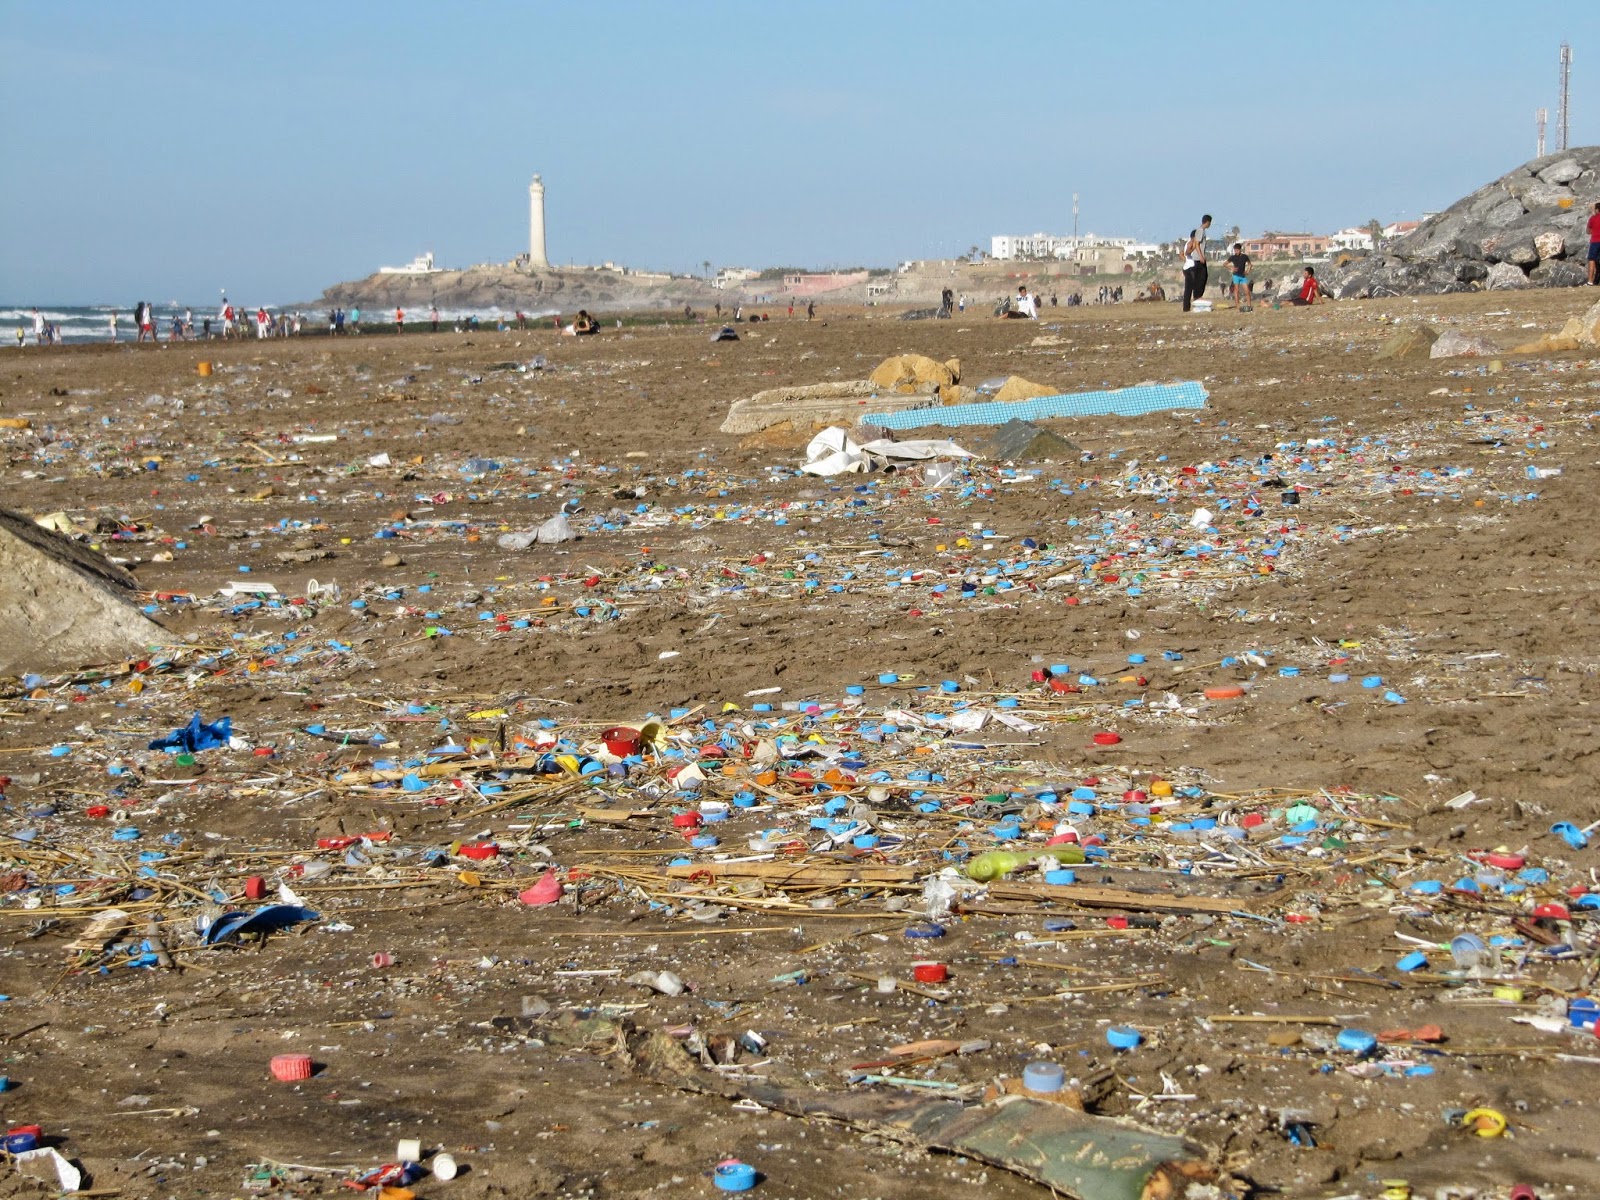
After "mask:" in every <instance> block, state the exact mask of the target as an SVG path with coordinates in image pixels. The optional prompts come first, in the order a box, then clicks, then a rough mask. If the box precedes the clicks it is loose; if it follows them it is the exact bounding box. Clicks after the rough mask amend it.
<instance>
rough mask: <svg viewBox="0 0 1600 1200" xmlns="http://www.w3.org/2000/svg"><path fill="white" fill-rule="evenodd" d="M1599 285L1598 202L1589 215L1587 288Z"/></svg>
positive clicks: (1599, 211)
mask: <svg viewBox="0 0 1600 1200" xmlns="http://www.w3.org/2000/svg"><path fill="white" fill-rule="evenodd" d="M1597 283H1600V200H1596V201H1595V202H1594V211H1593V212H1592V213H1590V214H1589V286H1590V287H1594V286H1595V285H1596V284H1597Z"/></svg>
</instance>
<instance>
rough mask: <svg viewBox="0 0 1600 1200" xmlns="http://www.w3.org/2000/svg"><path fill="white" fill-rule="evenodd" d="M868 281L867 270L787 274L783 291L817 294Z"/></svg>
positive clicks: (799, 294)
mask: <svg viewBox="0 0 1600 1200" xmlns="http://www.w3.org/2000/svg"><path fill="white" fill-rule="evenodd" d="M866 281H867V272H866V271H830V272H828V273H827V274H825V275H785V276H784V277H783V289H782V290H783V291H785V292H787V293H789V294H790V295H791V296H816V295H820V294H821V293H823V292H836V291H838V290H839V289H840V288H847V287H853V286H854V285H856V284H858V283H865V282H866Z"/></svg>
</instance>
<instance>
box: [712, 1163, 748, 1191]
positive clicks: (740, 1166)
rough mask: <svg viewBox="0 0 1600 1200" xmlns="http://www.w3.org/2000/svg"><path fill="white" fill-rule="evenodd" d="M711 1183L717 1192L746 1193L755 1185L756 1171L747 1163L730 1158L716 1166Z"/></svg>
mask: <svg viewBox="0 0 1600 1200" xmlns="http://www.w3.org/2000/svg"><path fill="white" fill-rule="evenodd" d="M711 1181H712V1182H713V1183H715V1184H716V1185H717V1189H718V1190H719V1191H724V1192H748V1191H749V1190H750V1189H751V1188H753V1187H755V1185H756V1169H755V1168H754V1167H752V1166H751V1165H750V1164H749V1163H744V1162H740V1161H739V1160H738V1159H736V1158H730V1159H728V1160H727V1161H726V1162H719V1163H718V1164H717V1169H716V1170H715V1171H714V1172H713V1173H712V1176H711Z"/></svg>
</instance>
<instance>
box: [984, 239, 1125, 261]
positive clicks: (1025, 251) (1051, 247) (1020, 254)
mask: <svg viewBox="0 0 1600 1200" xmlns="http://www.w3.org/2000/svg"><path fill="white" fill-rule="evenodd" d="M1135 244H1136V243H1135V242H1134V240H1133V239H1132V238H1116V237H1101V236H1100V235H1099V234H1095V233H1085V234H1083V235H1081V236H1079V237H1070V236H1068V237H1057V236H1056V235H1055V234H1050V233H1028V234H999V235H997V236H995V237H992V238H990V239H989V256H990V257H991V258H997V259H1002V260H1005V259H1017V258H1071V257H1073V255H1074V254H1075V253H1076V252H1077V251H1079V250H1083V249H1088V248H1091V247H1095V246H1121V247H1124V248H1126V247H1128V246H1133V245H1135Z"/></svg>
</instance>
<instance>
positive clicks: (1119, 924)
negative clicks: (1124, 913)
mask: <svg viewBox="0 0 1600 1200" xmlns="http://www.w3.org/2000/svg"><path fill="white" fill-rule="evenodd" d="M1106 927H1107V928H1108V929H1126V928H1127V927H1128V918H1127V917H1107V918H1106Z"/></svg>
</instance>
